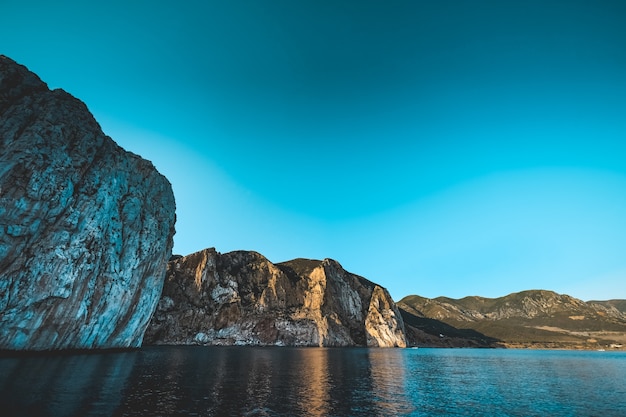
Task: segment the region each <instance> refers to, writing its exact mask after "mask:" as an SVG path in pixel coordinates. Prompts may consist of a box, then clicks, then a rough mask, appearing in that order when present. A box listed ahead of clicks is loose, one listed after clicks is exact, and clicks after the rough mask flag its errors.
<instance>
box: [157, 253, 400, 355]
mask: <svg viewBox="0 0 626 417" xmlns="http://www.w3.org/2000/svg"><path fill="white" fill-rule="evenodd" d="M145 341H146V343H148V344H150V343H151V344H207V345H286V346H381V347H394V346H397V347H404V346H406V339H405V334H404V324H403V321H402V317H401V316H400V314H399V312H398V309H397V308H396V306H395V303H394V302H393V300H392V299H391V297H390V296H389V293H388V292H387V290H385V289H384V288H382V287H380V286H378V285H376V284H374V283H372V282H370V281H368V280H366V279H365V278H362V277H359V276H357V275H354V274H351V273H349V272H346V271H345V270H344V269H343V268H342V267H341V265H339V263H337V262H336V261H333V260H330V259H325V260H323V261H315V260H307V259H296V260H293V261H289V262H284V263H280V264H273V263H271V262H270V261H268V260H267V259H266V258H264V257H263V256H262V255H260V254H258V253H256V252H247V251H237V252H230V253H226V254H220V253H218V252H216V251H215V249H206V250H203V251H200V252H196V253H193V254H191V255H188V256H185V257H177V258H175V259H173V260H172V261H170V262H169V264H168V272H167V278H166V281H165V286H164V288H163V294H162V297H161V300H160V301H159V305H158V308H157V311H156V312H155V315H154V316H153V318H152V321H151V323H150V326H149V327H148V330H147V331H146V340H145Z"/></svg>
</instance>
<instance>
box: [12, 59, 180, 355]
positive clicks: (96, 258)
mask: <svg viewBox="0 0 626 417" xmlns="http://www.w3.org/2000/svg"><path fill="white" fill-rule="evenodd" d="M174 212H175V205H174V197H173V193H172V189H171V186H170V184H169V182H168V181H167V180H166V179H165V178H164V177H163V176H162V175H160V174H159V173H158V172H157V171H156V169H155V168H154V167H153V166H152V164H151V163H150V162H148V161H146V160H143V159H141V158H140V157H139V156H137V155H134V154H131V153H129V152H126V151H124V150H123V149H122V148H120V147H119V146H117V145H116V144H115V143H114V142H113V141H112V140H111V139H110V138H109V137H107V136H105V135H104V134H103V133H102V131H101V129H100V126H99V125H98V124H97V122H96V121H95V120H94V119H93V117H92V115H91V114H90V112H89V111H88V110H87V107H86V106H85V105H84V104H83V103H82V102H80V101H79V100H77V99H75V98H74V97H72V96H71V95H69V94H68V93H66V92H64V91H62V90H54V91H50V90H49V89H48V87H47V85H46V84H44V83H43V82H42V81H41V80H40V79H39V78H38V77H37V76H36V75H35V74H33V73H31V72H29V71H28V70H27V69H26V68H25V67H23V66H21V65H18V64H16V63H15V62H14V61H12V60H10V59H9V58H7V57H4V56H0V349H34V350H38V349H63V348H115V347H135V346H139V345H140V344H141V341H142V338H143V334H144V331H145V328H146V326H147V324H148V321H149V320H150V316H151V314H152V312H153V311H154V308H155V307H156V304H157V302H158V300H159V296H160V292H161V288H162V284H163V280H164V277H165V269H166V263H167V260H168V259H169V256H170V255H171V249H172V237H173V234H174V220H175V214H174Z"/></svg>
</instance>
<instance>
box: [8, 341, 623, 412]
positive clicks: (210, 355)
mask: <svg viewBox="0 0 626 417" xmlns="http://www.w3.org/2000/svg"><path fill="white" fill-rule="evenodd" d="M625 374H626V355H624V354H623V353H622V354H620V353H609V352H606V353H599V352H545V351H544V352H537V351H505V350H473V349H471V350H459V349H455V350H452V349H419V350H411V349H345V348H344V349H341V348H337V349H328V348H326V349H325V348H275V347H274V348H258V347H257V348H244V347H182V346H179V347H153V348H145V349H142V350H139V351H133V352H121V353H103V354H88V355H87V354H82V355H52V356H47V357H43V356H36V357H5V358H0V415H2V416H240V415H242V416H360V415H367V416H393V415H414V416H435V415H458V416H466V415H474V416H492V415H508V416H544V415H557V416H565V415H572V416H574V415H575V416H591V415H602V416H620V415H624V414H623V410H625V409H626V377H625V376H624V375H625Z"/></svg>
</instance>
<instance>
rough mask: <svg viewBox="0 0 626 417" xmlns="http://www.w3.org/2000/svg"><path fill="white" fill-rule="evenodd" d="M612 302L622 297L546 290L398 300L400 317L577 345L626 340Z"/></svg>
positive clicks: (523, 341)
mask: <svg viewBox="0 0 626 417" xmlns="http://www.w3.org/2000/svg"><path fill="white" fill-rule="evenodd" d="M616 305H618V306H619V305H621V300H611V301H610V302H600V301H593V302H584V301H582V300H579V299H577V298H574V297H571V296H569V295H566V294H557V293H555V292H553V291H546V290H530V291H522V292H519V293H514V294H509V295H507V296H505V297H499V298H485V297H465V298H462V299H458V300H457V299H453V298H447V297H438V298H434V299H429V298H424V297H420V296H417V295H411V296H408V297H405V298H403V299H402V300H400V301H399V302H398V307H399V308H400V310H401V312H402V313H403V315H404V316H405V322H409V320H407V319H406V316H407V315H411V316H412V317H414V318H416V319H415V321H419V320H418V318H419V319H421V320H422V321H423V320H425V319H430V320H438V321H441V322H444V323H446V324H448V325H450V326H453V327H455V328H457V329H464V330H473V331H476V332H479V333H481V334H482V335H484V336H486V337H487V338H492V339H494V340H498V341H500V342H502V343H503V344H504V345H506V346H511V347H533V348H551V347H554V348H577V349H597V348H605V347H607V346H608V347H615V346H619V347H623V345H625V344H626V314H624V313H623V312H621V311H620V310H618V308H616V307H615V306H616Z"/></svg>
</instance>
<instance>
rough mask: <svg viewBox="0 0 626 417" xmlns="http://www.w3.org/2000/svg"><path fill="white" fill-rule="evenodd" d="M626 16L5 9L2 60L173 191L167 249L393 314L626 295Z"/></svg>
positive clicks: (615, 9)
mask: <svg viewBox="0 0 626 417" xmlns="http://www.w3.org/2000/svg"><path fill="white" fill-rule="evenodd" d="M624 21H626V2H624V1H620V0H615V1H607V0H605V1H602V0H594V1H591V0H589V1H578V0H568V1H554V0H541V1H536V0H525V1H521V0H509V1H500V0H474V1H461V0H457V1H451V0H450V1H446V0H437V1H435V0H433V1H417V0H416V1H367V0H363V1H326V0H302V1H290V0H282V1H269V0H268V1H237V0H233V1H191V0H190V1H180V0H179V1H158V0H151V1H141V0H139V1H132V2H128V1H120V0H112V1H106V2H102V1H91V2H86V1H64V0H58V1H55V2H49V1H30V0H0V53H1V54H5V55H7V56H9V57H11V58H12V59H14V60H16V61H18V62H19V63H21V64H23V65H26V66H27V67H28V68H29V69H30V70H31V71H34V72H35V73H36V74H38V75H39V76H40V78H42V80H43V81H45V82H46V83H48V85H49V87H50V88H63V89H64V90H66V91H68V92H69V93H71V94H72V95H74V96H76V97H77V98H79V99H80V100H82V101H83V102H85V103H86V104H87V106H88V108H89V109H90V111H91V112H92V113H93V114H94V116H95V118H96V120H98V122H99V123H100V125H101V126H102V129H103V131H104V132H105V133H106V134H107V135H109V136H111V137H112V138H113V139H114V140H115V141H116V142H117V143H118V144H120V145H121V146H122V147H124V148H125V149H127V150H129V151H132V152H134V153H137V154H139V155H141V156H143V157H144V158H146V159H149V160H151V161H152V162H153V163H154V165H155V166H156V168H157V169H158V170H159V171H160V172H161V173H162V174H164V175H165V176H166V177H167V178H168V179H169V180H170V182H171V183H172V187H173V190H174V195H175V198H176V204H177V223H176V230H177V232H176V235H175V237H174V253H177V254H183V255H185V254H189V253H192V252H195V251H198V250H201V249H204V248H208V247H215V248H216V249H217V250H218V251H219V252H222V253H225V252H229V251H232V250H240V249H243V250H254V251H257V252H260V253H261V254H263V255H264V256H266V257H267V258H268V259H269V260H270V261H272V262H282V261H286V260H289V259H293V258H298V257H302V258H312V259H324V258H332V259H335V260H337V261H338V262H340V263H341V264H342V265H343V267H344V268H345V269H346V270H348V271H350V272H353V273H356V274H358V275H361V276H364V277H366V278H368V279H370V280H371V281H374V282H376V283H378V284H380V285H382V286H384V287H386V288H387V289H388V290H389V291H390V293H391V295H392V297H393V298H394V299H395V300H399V299H401V298H402V297H404V296H407V295H411V294H418V295H422V296H425V297H431V298H432V297H437V296H448V297H453V298H461V297H464V296H469V295H480V296H485V297H500V296H504V295H506V294H509V293H512V292H518V291H523V290H528V289H548V290H553V291H556V292H559V293H565V294H569V295H572V296H574V297H577V298H581V299H583V300H591V299H611V298H626V25H625V24H624Z"/></svg>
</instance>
